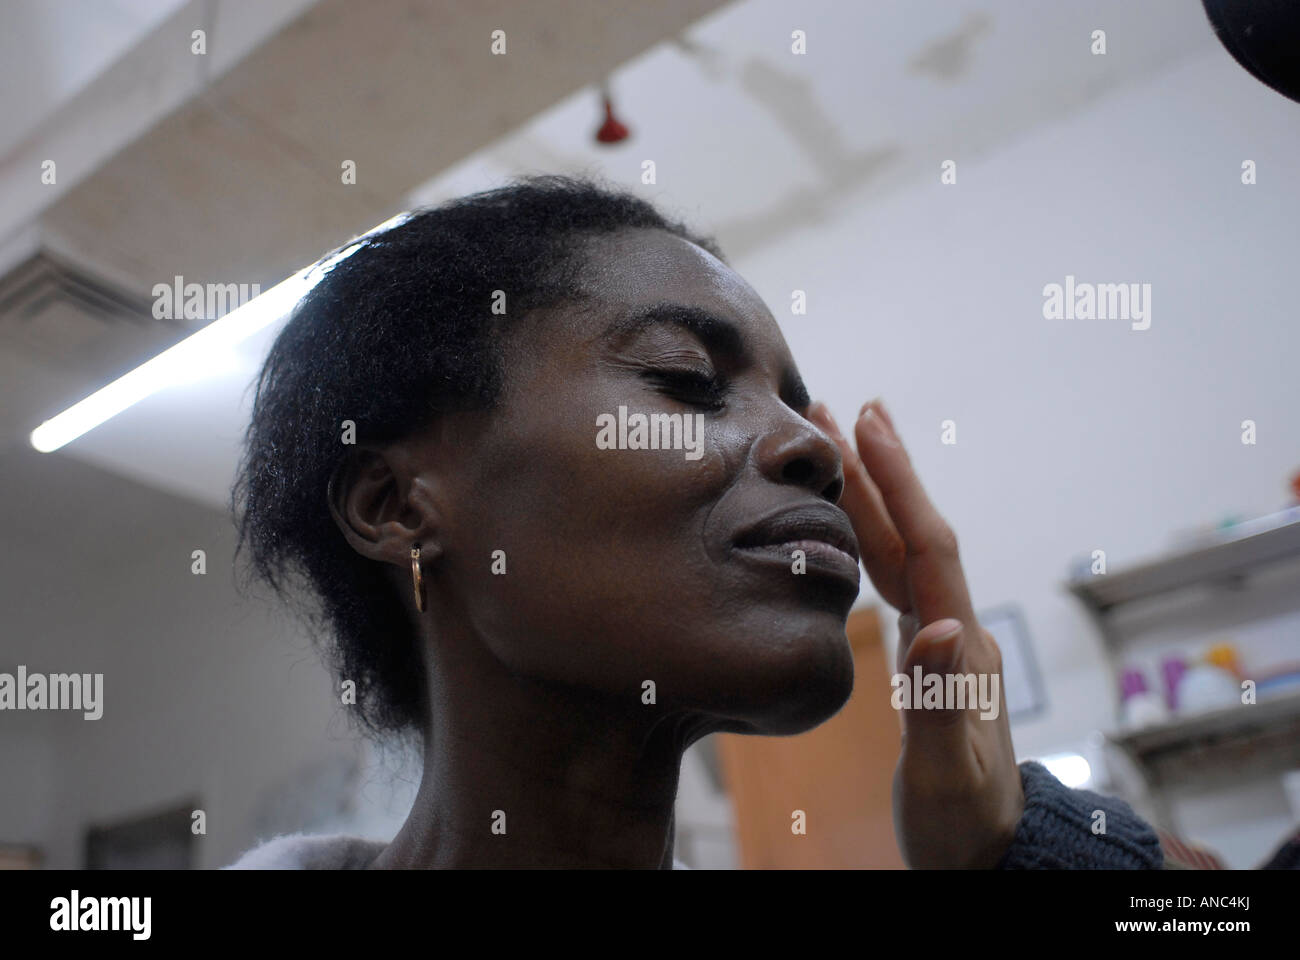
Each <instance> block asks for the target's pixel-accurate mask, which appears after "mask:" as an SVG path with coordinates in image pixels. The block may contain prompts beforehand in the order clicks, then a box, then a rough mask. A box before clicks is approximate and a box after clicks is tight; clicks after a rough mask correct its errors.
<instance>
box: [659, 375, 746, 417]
mask: <svg viewBox="0 0 1300 960" xmlns="http://www.w3.org/2000/svg"><path fill="white" fill-rule="evenodd" d="M644 375H645V376H646V377H647V378H648V379H649V380H650V381H651V382H653V383H655V384H656V385H657V386H658V387H659V389H660V391H661V392H662V393H664V394H666V395H668V396H670V397H673V398H674V399H676V400H681V401H682V402H683V403H689V404H691V405H692V406H697V407H704V408H705V409H708V410H721V409H722V408H723V407H724V406H726V400H725V398H726V394H727V391H728V386H729V385H728V383H727V381H726V378H724V377H722V376H721V375H720V374H717V373H705V372H703V371H701V370H685V369H664V368H660V369H652V370H646V371H645V374H644Z"/></svg>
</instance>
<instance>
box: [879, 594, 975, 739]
mask: <svg viewBox="0 0 1300 960" xmlns="http://www.w3.org/2000/svg"><path fill="white" fill-rule="evenodd" d="M965 630H966V628H965V626H964V625H963V624H962V622H961V621H960V620H953V619H943V620H938V621H936V622H934V623H931V624H928V625H927V626H925V627H924V628H923V629H921V630H920V631H918V632H917V633H916V635H915V636H914V637H913V638H912V642H911V643H910V644H908V645H907V646H906V648H904V646H903V644H902V639H903V638H902V637H901V636H900V637H899V658H898V660H899V663H898V666H899V676H898V677H896V678H895V681H894V683H895V691H894V696H895V697H896V698H897V701H896V702H897V704H898V705H901V712H902V715H903V733H904V736H905V738H906V742H907V749H908V750H909V751H912V755H913V756H914V757H915V756H921V757H930V758H933V759H935V760H936V761H938V762H939V763H940V764H943V763H945V762H948V761H951V760H952V759H953V758H955V757H956V756H957V755H958V754H957V753H956V751H960V750H967V749H968V738H969V732H968V731H967V730H966V728H965V726H964V725H963V724H962V723H960V722H959V721H961V720H962V719H963V716H964V711H963V710H958V709H956V706H955V705H954V704H947V703H941V704H940V705H939V706H938V707H936V706H934V705H933V704H931V705H930V706H920V707H918V701H920V700H923V693H918V691H917V690H916V681H915V673H914V669H915V668H916V667H918V666H919V667H920V668H921V675H922V677H930V676H933V675H938V676H939V677H941V678H946V677H947V676H948V675H949V674H953V673H958V672H960V667H961V661H962V654H963V650H964V639H965V638H964V633H965ZM909 695H910V699H909ZM970 706H972V707H973V706H975V705H974V704H971V705H970ZM967 709H969V707H968V708H967ZM917 751H919V753H917Z"/></svg>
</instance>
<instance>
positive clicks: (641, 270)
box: [331, 230, 1023, 868]
mask: <svg viewBox="0 0 1300 960" xmlns="http://www.w3.org/2000/svg"><path fill="white" fill-rule="evenodd" d="M582 258H583V262H584V265H585V272H584V276H585V279H584V286H585V290H586V292H587V294H588V297H587V298H586V299H583V300H581V301H579V302H578V303H576V304H569V305H566V306H564V307H560V308H557V309H555V310H551V311H547V315H546V316H534V317H526V318H521V319H516V320H514V321H513V327H512V333H511V337H510V341H509V344H508V346H507V361H508V365H507V376H506V378H505V380H506V386H505V388H504V390H503V392H502V395H501V397H500V398H499V401H498V403H497V404H496V405H495V407H494V408H493V409H491V410H488V411H479V412H471V413H459V414H453V415H445V416H441V417H439V418H437V419H436V421H435V422H434V423H432V424H431V425H430V426H429V427H428V428H427V429H425V430H423V431H422V432H420V433H418V434H417V435H414V436H411V437H409V438H407V439H405V440H403V441H401V442H399V443H395V444H391V445H389V446H386V447H384V448H372V449H367V450H364V451H362V452H361V454H359V455H358V456H357V457H355V458H354V459H353V460H351V461H350V462H349V464H348V465H347V467H346V468H345V469H344V471H343V472H342V473H341V474H340V477H339V482H337V483H336V484H335V488H334V489H335V492H334V494H333V496H332V500H331V508H332V510H333V513H334V516H335V520H336V522H337V523H338V525H339V527H340V529H341V530H342V531H343V533H344V535H345V536H346V537H347V539H348V541H349V543H350V544H351V545H352V546H353V548H354V549H356V550H357V551H358V552H360V553H361V554H363V555H364V556H366V557H369V558H371V559H374V560H377V561H379V562H382V563H386V564H390V565H391V566H392V568H393V580H394V583H395V585H396V586H397V588H398V590H399V591H400V595H401V596H403V597H405V598H406V601H405V602H406V603H407V604H408V607H409V614H410V617H411V621H412V624H413V629H414V630H416V631H418V635H419V637H420V638H421V641H422V650H423V653H424V660H425V664H426V673H427V677H428V685H427V688H428V691H429V705H430V706H429V727H430V729H432V731H433V734H432V736H431V737H429V738H428V739H427V742H426V747H425V758H424V777H423V781H422V783H421V786H420V789H419V792H418V795H417V798H416V800H415V803H414V806H413V809H412V812H411V814H410V816H409V817H408V819H407V821H406V823H405V825H404V826H403V827H402V829H401V830H400V831H399V833H398V834H397V836H396V837H395V838H394V839H393V841H392V843H391V844H390V845H389V846H388V847H387V848H386V849H385V850H384V851H383V853H382V854H381V855H380V856H379V858H378V859H377V860H376V861H375V863H374V864H373V866H374V867H376V868H428V867H467V866H484V867H495V866H524V867H527V866H547V867H578V866H589V867H590V866H594V867H662V868H670V867H671V866H672V851H673V804H674V800H675V797H676V792H677V779H678V771H679V768H680V762H681V756H682V753H683V752H684V751H685V750H686V748H687V747H689V746H690V745H691V744H692V743H693V742H695V741H696V740H698V739H699V738H700V737H703V736H705V735H706V734H709V733H713V732H718V731H731V732H738V733H750V734H767V735H782V734H793V733H798V732H802V731H804V730H808V729H811V728H812V727H815V726H816V725H818V724H819V723H821V722H822V721H824V720H826V719H828V718H829V717H831V716H832V715H833V714H835V713H836V712H837V711H838V710H839V709H840V708H841V707H842V706H843V704H844V703H845V702H846V700H847V699H848V697H849V695H850V694H851V692H852V689H853V659H852V653H851V650H850V647H849V645H848V642H847V640H846V637H845V632H844V626H845V620H846V617H847V615H848V612H849V609H850V607H851V606H852V604H853V601H854V599H855V597H856V595H857V591H858V584H857V568H856V563H855V561H856V559H857V552H858V550H859V548H861V552H862V560H863V563H864V564H865V565H866V568H867V571H868V574H869V575H870V576H871V578H872V581H873V583H874V584H875V585H876V587H877V590H879V591H880V593H881V594H882V596H884V598H885V599H886V600H887V601H889V602H890V603H892V604H894V605H895V606H896V607H898V608H899V609H900V611H904V612H910V614H911V615H912V616H913V618H914V619H915V622H916V626H917V627H919V626H920V625H921V624H925V625H926V626H925V629H923V630H919V631H918V630H916V629H914V628H913V627H912V626H910V623H909V621H908V620H907V619H906V618H904V620H903V622H902V626H903V627H904V635H903V642H902V643H900V667H902V668H905V669H908V670H910V669H911V665H912V663H914V662H919V663H922V664H926V665H932V664H933V663H935V662H937V661H936V658H940V657H942V656H944V655H946V654H953V655H954V656H956V658H957V661H958V663H959V664H965V666H964V668H963V672H965V670H971V669H986V668H990V667H991V666H992V665H993V664H994V660H995V658H996V645H995V644H993V642H992V638H991V637H990V636H989V635H988V634H987V633H985V632H984V631H982V630H981V629H980V627H979V625H978V623H977V622H976V621H975V618H974V614H973V612H972V610H971V606H970V599H969V595H968V594H967V592H966V587H965V580H964V577H963V575H962V572H961V567H960V564H959V563H958V561H957V557H956V553H955V546H954V549H952V550H950V549H948V547H949V542H950V539H951V535H950V534H949V533H948V532H947V527H946V525H944V524H943V522H942V520H941V519H939V517H938V514H937V513H935V512H934V510H933V507H931V506H930V505H929V501H928V500H926V499H925V495H924V492H923V491H922V490H921V488H920V485H919V483H917V482H916V479H915V474H914V473H913V472H912V470H911V466H910V464H909V462H908V460H907V457H906V454H905V453H904V452H903V449H902V447H901V445H900V444H899V443H898V442H897V437H896V434H894V432H893V430H892V424H891V423H890V422H889V420H888V417H887V414H885V413H884V412H883V408H879V407H878V406H872V405H869V406H868V407H867V408H864V416H863V417H861V418H860V419H859V421H858V423H857V424H856V425H855V430H856V434H857V442H858V450H857V451H854V450H853V449H852V448H851V447H850V446H849V445H848V444H847V443H846V442H845V441H844V440H843V438H842V437H840V436H839V431H838V430H837V429H836V427H835V425H834V423H833V421H831V420H830V418H829V414H828V413H827V411H826V410H825V408H824V407H823V406H821V405H818V404H812V403H810V401H809V398H808V396H807V393H806V391H805V390H804V389H803V386H802V382H801V381H800V379H799V376H798V373H797V369H796V367H795V364H794V361H793V358H792V357H791V356H790V352H789V349H788V347H787V346H786V343H785V340H784V338H783V337H782V335H781V332H780V330H779V328H778V326H777V324H776V321H775V320H774V319H773V317H772V315H771V313H770V312H769V311H768V309H767V307H766V306H765V305H764V304H763V302H762V300H761V299H760V298H759V297H758V295H757V294H756V293H755V292H754V291H753V289H752V288H750V287H749V285H748V284H747V283H745V281H744V280H742V279H741V278H740V277H739V276H738V275H737V274H736V273H735V272H734V271H732V270H731V269H730V268H728V267H727V266H726V265H724V264H723V263H721V262H720V261H719V260H717V259H716V258H715V257H713V256H712V255H710V254H709V253H707V252H706V251H704V250H702V249H701V248H699V247H697V246H695V245H694V244H691V243H689V242H687V241H685V240H682V239H680V238H678V237H675V236H672V235H670V234H668V233H665V232H661V231H654V230H630V231H624V232H621V233H619V234H617V235H614V236H612V237H610V236H605V237H602V238H600V239H599V240H598V241H595V242H590V243H587V244H586V245H585V247H584V253H583V254H582ZM620 405H622V406H625V407H627V408H628V411H629V412H643V413H647V414H648V413H666V414H674V413H675V414H681V415H684V416H692V417H693V416H694V415H695V414H702V415H703V420H704V431H703V453H702V456H701V457H700V458H699V459H688V458H687V457H686V456H685V455H684V452H683V450H681V449H673V450H667V449H665V450H636V449H600V448H598V446H597V444H596V434H597V422H598V421H597V418H598V417H599V416H600V415H602V414H615V413H617V411H618V408H619V406H620ZM873 418H874V419H873ZM876 425H878V426H879V427H880V428H882V429H880V430H879V431H877V430H876V429H875V426H876ZM837 504H838V505H839V506H837ZM841 507H842V508H843V511H846V512H847V514H848V517H846V516H845V513H844V512H841ZM778 515H785V516H787V517H788V516H795V517H799V518H802V520H801V522H802V521H808V522H810V523H812V526H811V527H809V528H808V529H815V530H822V529H824V527H819V526H817V524H818V523H821V522H822V521H826V522H827V523H830V524H831V525H832V526H834V524H836V523H838V524H839V525H840V526H842V527H843V528H844V529H846V530H847V529H848V527H849V523H848V522H847V521H848V520H851V523H852V530H853V531H854V532H856V538H854V537H852V535H850V536H849V540H850V541H851V543H850V544H848V545H846V544H845V543H844V541H843V540H842V539H840V540H838V543H839V547H840V549H838V550H837V549H835V547H833V546H828V544H827V543H826V542H824V541H826V540H827V539H835V538H829V537H822V536H821V535H820V534H814V535H811V536H810V537H809V536H804V535H803V534H799V535H797V536H796V535H791V538H792V539H795V540H797V541H798V542H782V543H780V544H776V543H773V544H770V545H767V546H760V547H746V546H744V545H743V543H744V540H745V538H744V536H743V534H744V533H745V531H747V530H750V529H751V528H752V527H753V526H754V524H755V522H756V519H757V518H765V517H773V516H778ZM809 518H812V519H811V520H809ZM801 529H802V528H801ZM769 539H770V538H769ZM778 539H779V538H778ZM413 543H419V544H420V545H421V556H422V564H421V566H422V570H423V574H424V580H425V592H426V596H427V605H426V610H425V611H424V612H423V613H419V612H417V611H416V607H415V602H414V599H413V595H412V586H411V584H412V580H411V564H410V550H411V545H412V544H413ZM799 548H802V549H803V550H804V552H805V554H806V570H805V572H804V573H803V574H800V575H796V574H794V573H793V572H792V562H791V556H792V551H793V550H794V549H799ZM497 550H501V551H504V552H505V557H506V565H507V566H506V573H505V574H504V575H499V574H494V573H493V572H492V558H493V552H494V551H497ZM846 552H847V553H849V554H851V555H852V556H849V557H846V556H845V553H846ZM850 571H851V572H850ZM954 626H956V627H958V628H960V629H959V632H958V634H957V635H956V637H955V638H948V639H945V640H942V641H940V642H935V641H936V638H938V637H940V636H942V635H944V634H946V633H950V632H951V631H950V629H949V628H951V627H954ZM929 668H930V667H929V666H927V669H929ZM939 669H940V670H944V669H951V668H949V667H946V666H941V667H939ZM646 681H653V683H654V699H655V702H654V703H646V702H644V699H645V686H644V684H645V683H646ZM915 713H916V714H918V716H915V717H914V716H913V715H912V714H913V712H912V711H906V712H905V713H904V726H905V736H904V748H903V753H902V757H901V758H900V764H899V768H898V772H897V776H896V780H895V801H896V808H895V809H896V823H897V825H898V831H899V840H900V846H901V848H902V850H903V852H904V856H905V857H906V858H907V860H908V862H909V863H910V864H911V865H913V866H940V865H941V866H991V865H993V863H995V862H996V860H997V858H998V857H999V856H1000V855H1001V853H1002V851H1004V850H1005V849H1006V846H1007V845H1008V844H1009V842H1010V840H1011V836H1012V833H1013V831H1014V828H1015V824H1016V821H1017V820H1018V819H1019V817H1020V812H1021V810H1022V809H1023V797H1022V796H1021V794H1020V780H1019V775H1018V773H1017V771H1016V767H1015V762H1014V753H1013V752H1012V751H1011V739H1010V730H1009V727H1008V726H1007V724H1006V719H1005V718H1006V710H1005V705H1004V707H1003V709H1002V710H1001V712H1000V715H999V716H1000V719H999V720H997V721H989V720H983V721H981V720H979V719H978V713H977V712H975V711H971V712H969V713H968V714H962V715H957V716H946V715H943V716H941V715H937V714H936V713H935V712H929V713H928V714H926V715H920V714H921V713H922V712H921V711H916V712H915ZM495 811H502V812H504V815H505V826H506V830H505V832H504V834H503V833H500V832H499V830H498V832H493V830H492V825H493V823H494V817H497V820H496V822H498V823H499V822H500V820H499V816H500V815H499V814H495Z"/></svg>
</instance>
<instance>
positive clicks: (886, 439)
mask: <svg viewBox="0 0 1300 960" xmlns="http://www.w3.org/2000/svg"><path fill="white" fill-rule="evenodd" d="M858 423H859V424H861V425H863V426H865V427H866V429H867V433H868V434H869V435H870V436H871V437H872V438H873V439H876V440H879V441H880V442H881V443H887V444H889V445H890V446H892V447H896V446H898V441H896V440H895V439H894V435H893V434H892V433H890V430H889V427H887V426H885V422H884V421H883V420H881V419H880V414H878V413H876V411H875V410H873V409H871V408H870V407H868V408H867V410H866V411H865V412H863V414H862V415H861V416H860V417H858Z"/></svg>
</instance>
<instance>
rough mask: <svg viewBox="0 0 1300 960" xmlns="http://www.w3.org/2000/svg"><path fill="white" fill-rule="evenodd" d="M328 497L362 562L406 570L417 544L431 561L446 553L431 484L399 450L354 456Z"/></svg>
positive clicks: (371, 450) (372, 450)
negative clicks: (443, 550) (443, 551)
mask: <svg viewBox="0 0 1300 960" xmlns="http://www.w3.org/2000/svg"><path fill="white" fill-rule="evenodd" d="M328 497H329V508H330V515H331V516H332V517H333V518H334V522H335V523H336V524H337V525H338V528H339V530H340V531H342V533H343V536H344V538H345V539H346V540H347V541H348V544H349V545H350V546H351V547H352V549H353V550H355V551H357V553H359V554H361V555H362V556H363V557H368V558H369V559H371V560H378V561H379V562H380V563H391V564H394V565H396V566H406V565H408V564H409V563H410V556H411V545H412V544H414V543H418V544H420V548H421V553H422V554H423V555H424V556H425V557H426V558H432V557H434V556H436V555H437V554H438V553H439V552H441V550H440V543H439V539H438V538H439V534H440V527H441V524H440V523H439V522H438V520H439V517H438V511H437V508H436V506H435V504H434V499H433V497H432V496H431V489H430V483H429V480H428V478H427V477H424V476H422V475H420V474H419V473H417V472H415V471H414V469H413V462H412V458H410V457H407V456H404V455H403V452H402V450H401V449H400V447H399V446H397V445H394V446H393V447H388V448H386V449H376V448H364V447H363V448H358V449H357V450H356V451H354V452H351V453H349V454H348V455H347V456H346V457H345V458H344V459H343V460H342V461H341V462H340V463H339V465H338V466H337V467H336V468H335V470H334V475H333V476H332V477H331V478H330V483H329V492H328Z"/></svg>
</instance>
